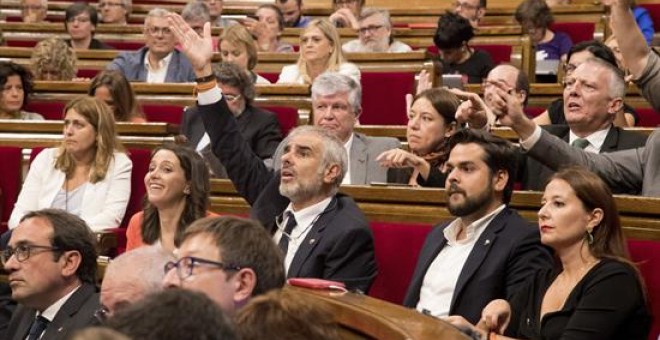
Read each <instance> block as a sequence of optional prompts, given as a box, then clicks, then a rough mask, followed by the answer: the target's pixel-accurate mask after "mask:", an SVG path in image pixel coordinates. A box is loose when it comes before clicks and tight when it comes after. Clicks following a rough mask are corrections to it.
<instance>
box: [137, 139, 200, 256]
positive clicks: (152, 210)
mask: <svg viewBox="0 0 660 340" xmlns="http://www.w3.org/2000/svg"><path fill="white" fill-rule="evenodd" d="M160 150H168V151H171V152H172V153H174V155H175V156H176V158H177V159H178V160H179V163H181V168H182V169H183V173H184V175H185V178H186V182H187V183H188V185H189V187H190V194H187V195H185V196H186V203H185V207H184V208H183V212H182V213H181V216H180V217H179V223H178V226H177V229H176V233H175V234H174V245H175V246H177V247H178V246H179V245H180V244H181V242H182V241H183V233H184V231H185V230H186V228H188V226H189V225H190V224H191V223H192V222H194V221H195V220H198V219H200V218H202V217H205V216H206V210H207V209H208V207H209V192H210V191H211V182H210V175H209V169H208V167H207V166H206V163H205V162H204V159H202V156H200V155H199V154H198V153H197V152H195V151H194V150H192V149H190V148H189V147H186V146H183V145H177V144H172V143H167V144H165V145H163V146H161V147H159V148H157V149H155V150H154V151H153V152H152V153H151V158H153V156H154V155H155V154H156V153H157V152H158V151H160ZM159 239H160V218H159V216H158V208H156V207H155V206H154V205H153V204H151V203H150V202H149V199H148V196H147V197H145V202H144V219H143V220H142V240H143V241H144V243H146V244H153V243H154V242H156V241H158V240H159Z"/></svg>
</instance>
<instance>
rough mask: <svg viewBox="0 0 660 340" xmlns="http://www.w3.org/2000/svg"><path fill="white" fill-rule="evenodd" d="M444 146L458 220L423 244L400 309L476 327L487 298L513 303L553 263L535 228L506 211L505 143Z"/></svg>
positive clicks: (476, 135) (460, 141) (509, 183)
mask: <svg viewBox="0 0 660 340" xmlns="http://www.w3.org/2000/svg"><path fill="white" fill-rule="evenodd" d="M448 144H449V148H450V150H451V151H450V153H449V159H448V160H447V162H446V163H445V166H446V171H447V181H446V184H445V188H446V192H447V207H448V209H449V212H451V214H452V215H454V216H457V218H456V219H455V220H453V221H451V222H448V223H442V224H440V225H439V226H437V227H436V228H434V229H433V230H432V231H431V233H430V234H429V235H428V237H427V238H426V242H425V243H424V246H423V248H422V250H421V252H420V255H419V259H418V261H417V266H416V268H415V273H414V274H413V278H412V281H411V284H410V287H408V292H407V294H406V298H405V300H404V305H406V306H408V307H412V308H416V309H417V310H419V311H420V312H423V313H425V314H430V315H433V316H435V317H446V316H449V315H460V316H462V317H464V318H465V319H467V320H469V321H470V322H474V323H477V322H478V321H479V319H480V318H481V310H482V309H483V308H484V307H485V306H486V305H487V304H488V303H489V302H490V301H491V300H492V299H509V298H510V297H512V296H513V293H514V292H515V291H516V290H518V289H520V288H521V287H523V284H524V282H525V280H526V279H527V277H529V276H530V275H532V274H533V273H534V272H535V271H536V270H538V269H541V268H550V266H551V265H552V257H551V255H550V252H549V251H548V250H547V249H546V248H544V247H543V246H542V245H541V243H540V236H539V231H538V228H536V227H535V226H534V225H533V224H532V223H530V222H528V221H526V220H525V219H524V218H522V217H521V216H520V215H518V213H517V212H515V211H514V210H511V209H509V208H508V207H507V204H508V203H509V201H510V199H511V194H512V192H513V182H514V178H515V169H516V150H515V148H514V147H513V146H512V145H511V143H509V142H508V141H506V140H504V139H501V138H498V137H494V136H491V135H489V134H488V133H486V132H482V131H475V130H460V131H458V132H457V133H456V134H454V135H453V136H452V137H450V139H449V141H448Z"/></svg>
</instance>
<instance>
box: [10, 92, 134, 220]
mask: <svg viewBox="0 0 660 340" xmlns="http://www.w3.org/2000/svg"><path fill="white" fill-rule="evenodd" d="M63 132H64V136H63V141H62V144H60V146H59V147H58V148H51V149H45V150H43V151H42V152H41V153H39V155H38V156H37V157H36V158H35V159H34V161H33V162H32V165H31V166H30V171H29V172H28V175H27V178H26V179H25V182H24V183H23V188H22V189H21V193H20V195H19V196H18V200H17V201H16V205H15V206H14V210H13V211H12V213H11V217H10V219H9V228H14V227H16V226H17V225H18V223H19V221H20V220H21V218H22V217H23V215H25V213H27V212H29V211H32V210H39V209H44V208H56V209H62V210H66V211H68V212H70V213H72V214H74V215H77V216H79V217H80V218H82V219H83V220H85V222H87V224H88V225H89V226H90V227H91V228H92V230H93V231H101V230H103V229H107V228H113V227H117V226H118V225H119V224H120V223H121V220H122V218H123V217H124V213H125V211H126V205H127V204H128V199H129V196H130V193H131V170H132V168H133V163H132V162H131V160H130V159H129V158H128V156H127V155H126V154H125V153H124V148H123V146H122V145H121V143H120V141H119V139H118V138H117V134H116V131H115V119H114V115H113V113H112V110H111V109H110V107H108V106H107V105H106V104H105V103H104V102H102V101H100V100H99V99H95V98H92V97H89V96H84V97H79V98H76V99H74V100H72V101H71V102H69V103H68V104H67V105H66V107H65V108H64V129H63Z"/></svg>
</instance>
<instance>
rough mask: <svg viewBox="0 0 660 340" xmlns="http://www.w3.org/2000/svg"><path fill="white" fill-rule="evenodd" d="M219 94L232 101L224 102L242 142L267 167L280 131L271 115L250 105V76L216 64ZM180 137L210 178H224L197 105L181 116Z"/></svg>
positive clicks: (222, 169) (252, 90) (235, 68)
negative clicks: (198, 157)
mask: <svg viewBox="0 0 660 340" xmlns="http://www.w3.org/2000/svg"><path fill="white" fill-rule="evenodd" d="M214 74H215V77H216V79H217V81H218V84H219V86H220V88H221V89H222V93H223V94H225V97H229V96H231V97H232V98H233V99H232V100H228V101H227V105H228V107H229V110H230V111H231V112H232V114H233V115H234V117H236V123H237V124H238V128H239V129H240V131H241V135H242V136H243V139H245V141H247V142H248V144H249V145H250V149H251V150H252V152H254V153H255V154H256V155H257V156H258V157H259V158H261V159H262V160H264V161H266V162H267V164H269V165H270V164H271V161H272V157H273V154H274V153H275V150H276V149H277V146H278V145H279V143H280V142H281V141H282V132H281V130H280V125H279V122H278V120H277V117H276V116H275V114H274V113H272V112H268V111H265V110H262V109H260V108H258V107H256V106H254V105H253V101H254V97H255V90H254V84H253V83H252V80H251V79H250V76H249V75H248V74H247V73H246V72H243V71H242V70H241V69H240V68H239V67H238V66H236V64H233V63H220V64H219V65H218V66H217V67H216V68H215V69H214ZM181 134H183V135H184V136H186V139H187V143H188V145H189V146H190V147H192V148H195V150H197V152H199V153H200V154H201V155H202V157H204V160H205V161H206V162H207V164H208V165H209V168H210V169H211V171H212V173H213V175H214V177H216V178H227V170H225V167H224V166H223V165H222V163H221V162H220V160H219V159H218V157H216V156H215V155H214V154H213V151H212V150H211V140H210V139H209V136H208V134H207V133H206V130H204V122H202V117H201V116H200V114H199V110H198V109H197V106H193V107H189V108H188V109H187V110H186V111H185V112H184V114H183V120H182V122H181Z"/></svg>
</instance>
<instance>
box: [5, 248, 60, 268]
mask: <svg viewBox="0 0 660 340" xmlns="http://www.w3.org/2000/svg"><path fill="white" fill-rule="evenodd" d="M47 251H59V248H57V247H51V246H38V245H34V244H19V245H17V246H16V247H7V249H5V250H3V251H2V252H0V261H2V264H3V265H4V264H6V263H7V262H8V261H9V259H10V258H11V257H12V256H15V257H16V261H18V262H24V261H26V260H27V259H29V258H30V256H31V255H34V254H38V253H43V252H47Z"/></svg>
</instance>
